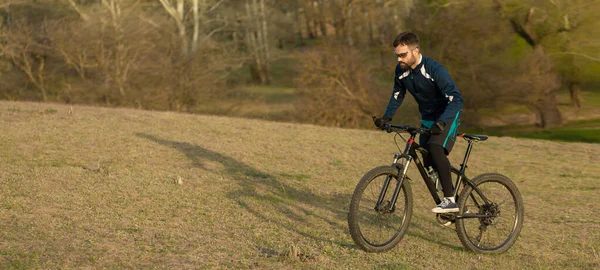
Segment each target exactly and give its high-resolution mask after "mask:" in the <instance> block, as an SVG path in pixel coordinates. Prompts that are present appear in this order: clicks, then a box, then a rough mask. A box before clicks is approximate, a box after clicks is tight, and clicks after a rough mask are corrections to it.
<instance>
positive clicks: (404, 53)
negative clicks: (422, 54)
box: [394, 47, 419, 58]
mask: <svg viewBox="0 0 600 270" xmlns="http://www.w3.org/2000/svg"><path fill="white" fill-rule="evenodd" d="M417 48H419V47H415V48H413V49H412V50H409V51H407V52H403V53H396V51H394V54H395V55H396V57H398V58H405V57H406V56H408V53H410V52H412V51H414V50H416V49H417Z"/></svg>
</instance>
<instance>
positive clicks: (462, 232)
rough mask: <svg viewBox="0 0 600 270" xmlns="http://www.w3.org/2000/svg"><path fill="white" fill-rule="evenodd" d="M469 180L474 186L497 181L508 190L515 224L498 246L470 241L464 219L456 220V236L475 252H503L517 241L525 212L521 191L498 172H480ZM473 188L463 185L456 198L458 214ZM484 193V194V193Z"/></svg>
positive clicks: (462, 209)
mask: <svg viewBox="0 0 600 270" xmlns="http://www.w3.org/2000/svg"><path fill="white" fill-rule="evenodd" d="M471 182H472V183H473V185H475V186H479V185H481V184H483V183H489V182H497V183H499V184H502V185H504V186H505V187H506V188H507V189H508V191H509V192H510V194H511V195H512V197H513V199H514V201H515V204H516V206H515V208H516V211H517V213H516V219H517V220H516V224H514V225H513V229H512V231H511V232H510V235H509V236H508V238H507V239H506V240H505V241H504V242H503V243H502V244H501V245H499V246H497V247H494V248H480V247H478V246H477V245H475V244H474V243H473V242H471V240H469V236H468V234H467V230H466V227H465V223H464V222H465V219H457V220H456V233H457V234H458V238H459V239H460V241H461V243H462V244H463V246H464V247H466V248H467V249H469V250H471V251H473V252H476V253H484V254H499V253H504V252H506V251H508V250H509V249H510V248H511V247H512V246H513V245H514V243H515V242H516V241H517V239H518V237H519V234H520V232H521V229H522V228H523V217H524V212H525V208H524V205H523V198H522V197H521V193H520V192H519V189H518V188H517V186H516V185H515V184H514V182H513V181H512V180H510V179H509V178H508V177H506V176H504V175H502V174H498V173H485V174H481V175H478V176H476V177H475V178H473V179H471ZM474 191H475V189H473V187H472V186H470V185H465V186H464V188H463V190H462V191H461V193H460V196H459V200H458V207H459V209H460V211H459V215H462V214H464V211H465V205H466V203H467V200H468V199H469V197H470V194H471V192H474ZM484 195H485V194H484Z"/></svg>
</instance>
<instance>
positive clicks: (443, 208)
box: [431, 198, 458, 214]
mask: <svg viewBox="0 0 600 270" xmlns="http://www.w3.org/2000/svg"><path fill="white" fill-rule="evenodd" d="M431 212H434V213H438V214H441V213H454V212H458V205H457V204H456V203H455V202H453V201H451V200H450V199H448V198H444V199H443V200H442V202H441V203H440V204H438V205H437V206H436V207H435V208H433V209H431Z"/></svg>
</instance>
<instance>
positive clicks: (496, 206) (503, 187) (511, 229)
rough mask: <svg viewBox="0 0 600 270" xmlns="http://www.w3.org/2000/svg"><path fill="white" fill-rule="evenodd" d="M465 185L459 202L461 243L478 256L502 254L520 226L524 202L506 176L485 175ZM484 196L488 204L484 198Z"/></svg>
mask: <svg viewBox="0 0 600 270" xmlns="http://www.w3.org/2000/svg"><path fill="white" fill-rule="evenodd" d="M471 182H472V183H473V184H474V186H475V187H477V190H479V192H478V191H477V190H476V189H474V188H473V187H472V186H470V185H465V188H464V189H463V191H462V192H461V195H460V198H459V200H458V207H459V209H460V211H459V215H462V216H463V218H459V219H457V220H456V232H457V234H458V238H459V239H460V241H461V242H462V244H463V245H464V246H465V247H466V248H468V249H470V250H472V251H474V252H478V253H502V252H505V251H507V250H508V249H510V247H511V246H512V245H513V244H514V243H515V241H516V240H517V238H518V236H519V233H520V232H521V228H522V227H523V212H524V207H523V199H522V197H521V193H520V192H519V190H518V189H517V186H516V185H515V184H514V183H513V182H512V181H511V180H510V179H509V178H508V177H506V176H504V175H501V174H496V173H486V174H482V175H479V176H477V177H475V178H473V179H472V180H471ZM483 197H485V198H486V199H487V202H486V201H485V200H484V199H483Z"/></svg>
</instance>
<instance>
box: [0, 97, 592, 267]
mask: <svg viewBox="0 0 600 270" xmlns="http://www.w3.org/2000/svg"><path fill="white" fill-rule="evenodd" d="M0 127H1V128H0V149H1V150H0V166H1V167H0V168H1V169H0V182H1V185H0V228H2V231H1V234H0V269H31V268H43V269H66V268H102V269H103V268H113V269H120V268H157V269H182V268H183V269H188V268H193V269H213V268H218V269H223V268H227V269H252V268H255V269H365V268H377V269H424V268H426V269H432V268H441V267H451V268H455V269H517V268H519V269H532V268H535V269H540V268H541V269H598V268H600V216H599V215H598V210H599V207H598V201H597V199H598V194H599V192H600V165H599V164H600V157H599V154H598V153H600V145H599V144H587V143H566V142H550V141H542V140H532V139H515V138H511V137H501V138H499V137H491V138H490V139H489V140H488V141H486V142H483V143H480V144H478V145H477V146H476V147H475V149H474V152H473V154H472V156H471V160H470V163H469V165H470V168H469V171H468V175H469V176H471V177H473V176H475V175H477V174H480V173H483V172H500V173H503V174H505V175H507V176H508V177H510V178H512V179H513V180H514V181H515V183H516V184H517V185H518V187H519V188H520V190H521V193H522V195H523V198H524V202H525V210H526V213H525V224H524V227H523V231H522V232H521V236H520V238H519V240H518V241H517V242H516V244H515V245H514V246H513V248H512V249H511V250H509V251H508V252H507V253H505V254H501V255H495V256H488V255H479V254H474V253H472V252H468V251H465V250H464V249H463V248H462V246H461V244H460V241H459V240H458V238H457V236H456V233H455V231H454V230H453V229H449V228H443V227H441V226H439V225H438V224H437V222H436V221H435V216H434V215H433V214H432V213H431V212H430V209H431V208H432V207H433V202H432V200H431V198H428V195H427V194H426V188H425V186H424V184H423V183H422V181H420V180H419V181H415V182H413V183H412V184H413V191H414V194H415V208H414V216H413V219H412V222H411V227H410V228H409V232H408V234H407V236H406V237H405V238H404V239H403V240H402V242H400V244H399V245H398V246H397V247H396V248H395V249H393V250H391V251H390V252H387V253H383V254H369V253H365V252H363V251H361V250H359V249H358V248H357V247H356V246H355V245H354V243H353V242H352V239H351V238H350V236H349V234H348V229H347V225H346V217H347V209H348V205H349V201H350V196H351V194H352V192H353V189H354V187H355V185H356V183H357V181H358V180H359V179H360V177H361V176H362V175H363V174H364V173H365V172H366V171H368V170H369V169H371V168H372V167H375V166H378V165H385V164H388V163H390V162H391V158H392V156H393V154H394V152H395V151H396V149H395V146H394V144H393V136H392V135H391V134H387V133H384V132H378V131H374V130H373V131H371V130H350V129H338V128H326V127H318V126H311V125H299V124H289V123H275V122H267V121H262V120H249V119H241V118H226V117H217V116H200V115H189V114H177V113H170V112H149V111H139V110H130V109H107V108H95V107H83V106H72V107H71V106H67V105H57V104H38V103H16V102H6V101H0ZM465 146H466V143H464V142H460V143H457V145H456V146H455V150H454V151H453V153H452V155H451V156H450V159H451V161H452V162H453V163H455V164H458V163H459V162H460V160H461V158H462V154H463V151H464V150H465ZM415 173H416V170H415V169H414V168H412V169H411V170H410V171H409V174H410V175H413V176H416V174H415ZM415 179H416V177H415Z"/></svg>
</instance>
